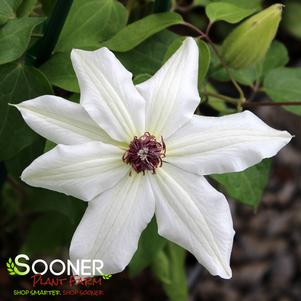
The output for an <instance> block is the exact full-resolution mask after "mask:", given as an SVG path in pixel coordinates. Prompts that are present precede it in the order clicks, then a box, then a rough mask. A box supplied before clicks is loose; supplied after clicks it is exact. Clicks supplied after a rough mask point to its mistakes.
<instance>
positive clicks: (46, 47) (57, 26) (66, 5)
mask: <svg viewBox="0 0 301 301" xmlns="http://www.w3.org/2000/svg"><path fill="white" fill-rule="evenodd" d="M72 3H73V0H57V2H56V4H55V6H54V8H53V12H52V14H51V17H50V18H49V20H48V22H47V24H46V27H45V32H44V36H43V38H41V39H40V40H39V41H38V42H37V43H36V44H34V45H33V47H31V48H30V49H29V51H28V52H27V55H26V58H27V62H28V63H30V64H32V65H34V66H36V67H39V66H40V65H42V64H43V63H44V62H45V61H47V59H48V58H49V57H50V56H51V54H52V51H53V49H54V47H55V45H56V43H57V40H58V38H59V35H60V33H61V30H62V28H63V26H64V23H65V20H66V18H67V15H68V13H69V10H70V7H71V5H72Z"/></svg>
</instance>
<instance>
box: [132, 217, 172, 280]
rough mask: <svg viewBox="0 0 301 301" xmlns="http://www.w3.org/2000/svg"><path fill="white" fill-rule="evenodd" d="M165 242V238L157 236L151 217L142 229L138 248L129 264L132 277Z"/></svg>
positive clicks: (153, 220)
mask: <svg viewBox="0 0 301 301" xmlns="http://www.w3.org/2000/svg"><path fill="white" fill-rule="evenodd" d="M165 244H166V240H165V239H164V238H163V237H161V236H159V234H158V228H157V224H156V220H155V218H153V219H152V221H151V222H150V223H149V225H148V226H147V228H146V229H145V230H144V231H143V233H142V235H141V237H140V240H139V245H138V250H137V252H136V253H135V255H134V257H133V259H132V261H131V263H130V264H129V272H130V275H131V276H132V277H133V276H136V275H137V274H139V273H140V272H141V271H142V270H143V269H144V268H146V267H147V266H149V265H150V264H151V262H152V261H153V260H154V258H155V257H156V255H157V254H158V252H159V251H160V250H161V249H162V248H163V247H164V245H165Z"/></svg>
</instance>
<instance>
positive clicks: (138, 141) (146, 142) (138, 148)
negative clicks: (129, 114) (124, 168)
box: [122, 132, 166, 174]
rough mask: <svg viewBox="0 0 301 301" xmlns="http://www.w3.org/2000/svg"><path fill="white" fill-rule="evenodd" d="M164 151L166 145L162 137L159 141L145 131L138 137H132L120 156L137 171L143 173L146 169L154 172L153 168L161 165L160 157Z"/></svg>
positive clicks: (163, 154) (163, 155)
mask: <svg viewBox="0 0 301 301" xmlns="http://www.w3.org/2000/svg"><path fill="white" fill-rule="evenodd" d="M165 153H166V146H165V143H164V141H163V138H162V137H161V143H160V142H158V141H157V140H156V137H155V136H153V135H151V134H150V133H149V132H146V133H144V135H142V136H141V137H139V138H138V137H137V136H135V137H134V139H133V140H132V142H131V143H130V145H129V148H128V150H127V151H126V152H125V153H124V155H123V156H122V160H123V162H125V163H126V164H130V165H131V166H132V168H133V169H134V170H135V171H136V172H137V173H140V172H143V174H145V171H147V170H151V171H152V172H153V173H156V171H155V169H156V168H157V167H161V166H162V163H163V161H162V158H164V157H165ZM130 174H131V172H130Z"/></svg>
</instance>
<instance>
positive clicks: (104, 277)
mask: <svg viewBox="0 0 301 301" xmlns="http://www.w3.org/2000/svg"><path fill="white" fill-rule="evenodd" d="M101 277H102V279H104V280H109V279H110V278H111V277H112V275H111V274H102V275H101Z"/></svg>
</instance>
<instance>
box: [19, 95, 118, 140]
mask: <svg viewBox="0 0 301 301" xmlns="http://www.w3.org/2000/svg"><path fill="white" fill-rule="evenodd" d="M15 106H16V107H17V108H18V109H19V110H20V112H21V114H22V116H23V118H24V120H25V121H26V123H27V124H28V125H29V126H30V127H31V128H32V129H33V130H34V131H35V132H37V133H38V134H40V135H41V136H43V137H45V138H47V139H49V140H51V141H53V142H55V143H56V144H79V143H85V142H89V141H93V140H98V141H102V142H105V143H114V140H113V139H111V138H110V136H109V135H108V134H106V132H105V131H104V130H102V129H101V128H100V127H99V126H98V125H97V124H96V123H95V122H94V121H93V120H92V119H91V118H90V116H89V114H88V113H87V112H86V111H85V110H84V109H83V108H82V106H80V105H79V104H76V103H73V102H71V101H68V100H65V99H63V98H61V97H57V96H51V95H45V96H41V97H37V98H35V99H32V100H27V101H24V102H22V103H20V104H18V105H15Z"/></svg>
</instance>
